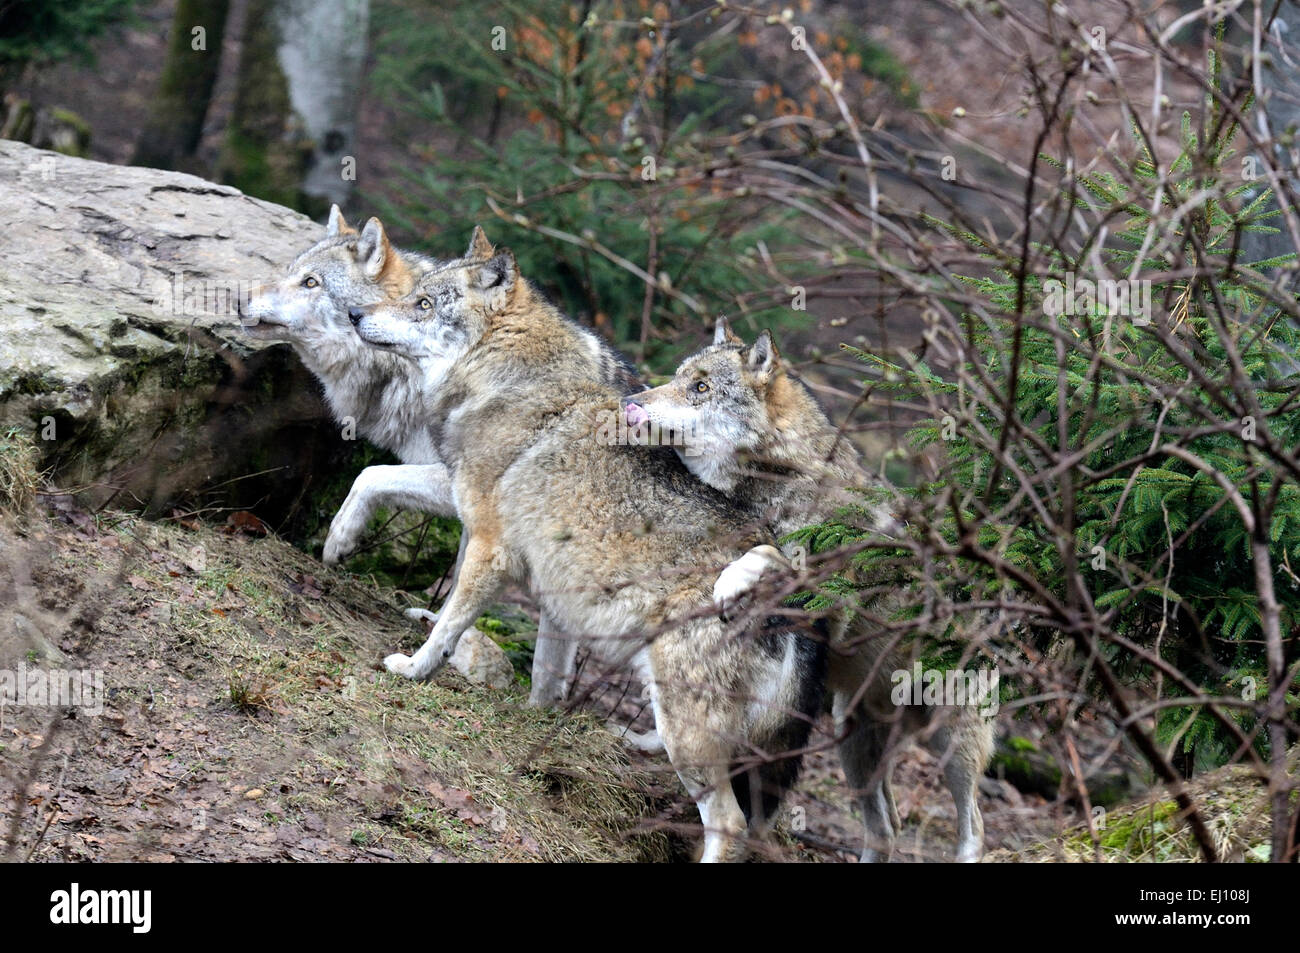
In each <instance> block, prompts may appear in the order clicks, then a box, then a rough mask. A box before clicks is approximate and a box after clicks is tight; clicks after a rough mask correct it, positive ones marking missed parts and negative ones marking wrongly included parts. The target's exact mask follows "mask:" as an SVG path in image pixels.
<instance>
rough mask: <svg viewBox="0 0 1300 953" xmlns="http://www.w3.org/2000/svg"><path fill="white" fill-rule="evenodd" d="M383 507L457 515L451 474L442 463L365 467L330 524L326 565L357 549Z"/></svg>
mask: <svg viewBox="0 0 1300 953" xmlns="http://www.w3.org/2000/svg"><path fill="white" fill-rule="evenodd" d="M381 506H392V507H397V508H399V509H404V510H417V511H419V512H423V513H433V514H435V515H437V516H452V517H454V516H455V515H456V507H455V505H454V501H453V500H452V492H451V474H450V473H448V472H447V468H446V467H444V466H443V465H442V464H441V463H424V464H409V463H408V464H399V465H396V466H377V467H366V468H365V469H364V470H362V471H361V473H360V474H359V475H358V476H357V478H356V480H354V481H353V482H352V490H351V491H350V492H349V493H348V498H347V499H346V500H344V501H343V506H342V507H340V508H339V511H338V513H337V514H335V516H334V520H333V522H331V523H330V531H329V536H327V537H326V539H325V553H324V556H323V557H322V558H323V560H324V562H325V564H326V565H327V566H333V565H335V564H336V563H338V562H339V560H341V559H342V558H343V557H345V556H347V555H348V553H350V552H352V551H353V550H354V549H356V548H357V543H358V542H360V541H361V536H362V534H363V533H364V532H365V531H366V526H367V525H368V524H369V523H370V517H372V516H374V515H375V510H377V509H378V508H379V507H381Z"/></svg>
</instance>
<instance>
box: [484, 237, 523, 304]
mask: <svg viewBox="0 0 1300 953" xmlns="http://www.w3.org/2000/svg"><path fill="white" fill-rule="evenodd" d="M477 279H478V286H479V287H480V288H482V289H483V290H484V291H495V292H496V293H498V294H502V295H508V294H510V292H511V291H513V290H514V287H515V284H516V282H517V281H518V279H519V265H518V264H516V262H515V255H514V252H512V251H511V250H510V249H508V248H506V249H503V250H501V251H499V252H497V253H496V254H495V255H493V256H492V257H491V258H489V259H488V260H487V261H485V262H484V263H483V264H482V265H480V266H479V270H478V275H477Z"/></svg>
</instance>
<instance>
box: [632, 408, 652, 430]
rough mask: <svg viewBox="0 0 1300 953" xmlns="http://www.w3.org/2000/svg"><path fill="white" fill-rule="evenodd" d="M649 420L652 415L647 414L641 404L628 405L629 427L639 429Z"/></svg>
mask: <svg viewBox="0 0 1300 953" xmlns="http://www.w3.org/2000/svg"><path fill="white" fill-rule="evenodd" d="M649 419H650V415H649V414H647V413H646V412H645V408H644V407H642V406H641V405H640V404H628V405H627V425H628V426H629V427H639V426H641V425H642V424H643V423H645V422H646V421H647V420H649Z"/></svg>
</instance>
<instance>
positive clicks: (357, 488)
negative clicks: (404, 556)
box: [240, 205, 632, 704]
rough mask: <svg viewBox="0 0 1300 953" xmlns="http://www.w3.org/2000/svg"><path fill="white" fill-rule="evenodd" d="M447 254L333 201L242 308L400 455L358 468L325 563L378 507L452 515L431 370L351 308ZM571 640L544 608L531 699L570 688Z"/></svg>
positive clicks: (609, 359) (603, 359) (617, 371)
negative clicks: (388, 346) (312, 239)
mask: <svg viewBox="0 0 1300 953" xmlns="http://www.w3.org/2000/svg"><path fill="white" fill-rule="evenodd" d="M469 254H471V255H479V256H490V255H491V246H490V245H489V244H488V243H487V239H486V238H485V237H484V236H483V234H482V232H481V231H479V230H476V231H475V233H474V236H473V238H472V239H471V242H470V249H469ZM444 264H446V262H445V261H444V260H440V259H434V258H428V257H425V256H423V255H418V254H416V253H414V252H410V251H405V250H401V249H398V248H396V247H395V246H393V245H392V244H391V243H390V242H389V239H388V236H387V234H386V233H385V231H384V227H383V224H382V223H381V222H380V221H379V220H378V219H377V218H372V219H370V221H369V222H367V223H366V226H365V227H364V228H363V229H362V230H361V231H360V232H358V231H357V230H356V229H354V228H352V227H350V226H349V225H348V223H347V222H346V221H345V220H344V217H343V214H342V212H340V210H339V208H338V206H337V205H336V206H334V207H333V208H332V209H331V210H330V218H329V224H328V226H327V228H326V234H325V237H324V238H323V239H322V240H321V241H319V242H317V243H316V244H315V245H313V246H312V247H311V248H309V249H307V251H305V252H303V253H302V254H301V255H299V256H298V257H297V258H296V259H294V261H293V262H292V263H291V264H290V265H289V266H288V268H286V269H285V272H284V275H283V277H282V278H281V279H280V281H278V282H275V283H273V284H269V285H263V286H261V287H258V288H255V289H254V290H253V292H252V294H251V296H250V300H249V301H248V303H247V305H245V306H243V307H242V308H241V312H240V316H241V321H242V324H243V326H244V328H245V330H246V331H247V332H248V333H249V334H250V335H252V336H254V337H257V338H261V339H263V340H273V341H286V342H288V343H289V344H290V345H292V346H293V348H294V350H295V351H296V352H297V353H298V356H299V357H300V358H301V360H302V362H303V364H304V365H305V366H306V367H307V368H308V369H309V370H310V371H311V372H312V373H313V374H315V375H316V377H317V378H319V379H320V381H321V384H322V386H323V388H324V392H325V400H326V402H327V403H328V405H329V408H330V410H331V412H332V413H333V414H334V416H335V417H336V418H337V419H338V420H339V421H340V422H341V423H347V422H351V423H352V424H353V425H354V426H355V429H356V432H357V434H359V435H360V436H362V437H365V438H366V439H368V440H369V441H370V442H371V443H374V444H376V445H377V446H379V447H382V448H383V449H385V450H390V451H392V452H393V453H395V454H396V455H397V456H398V458H399V459H401V460H402V465H398V466H378V467H368V468H366V470H365V471H363V473H362V474H361V476H360V477H358V479H357V481H356V482H355V483H354V484H353V487H352V490H351V492H350V493H349V494H348V496H347V499H346V500H345V501H344V503H343V506H342V507H340V509H339V512H338V514H337V515H336V516H335V518H334V521H333V523H332V524H331V526H330V533H329V537H328V539H327V540H326V544H325V553H324V559H325V562H326V563H331V564H333V563H337V562H338V561H339V560H340V559H341V558H342V557H344V556H345V555H346V554H347V553H349V552H351V551H352V550H353V549H354V548H355V547H356V545H357V544H358V543H359V542H360V539H361V535H362V534H363V533H364V531H365V529H366V526H367V525H368V524H369V522H370V518H371V516H373V515H374V513H375V511H376V510H377V509H378V508H379V507H398V508H402V509H412V510H420V511H423V512H427V513H434V514H437V515H439V516H446V517H455V516H456V515H457V514H456V507H455V502H454V500H453V499H452V493H451V474H450V473H449V472H448V470H447V468H446V467H445V466H444V465H443V462H442V460H441V459H440V458H439V456H438V453H437V450H436V449H435V447H434V445H433V441H432V439H431V436H430V433H429V430H428V428H427V427H426V426H424V418H423V413H424V410H423V409H424V403H425V402H424V393H425V391H426V390H427V389H428V386H429V382H428V381H427V380H425V379H424V377H423V376H422V374H421V371H420V368H419V366H418V365H416V364H415V363H413V362H412V361H410V360H407V359H405V358H403V357H400V356H399V355H396V354H391V353H387V352H385V351H382V350H380V349H378V348H373V347H370V346H368V345H367V344H366V343H365V342H363V341H362V340H361V339H360V338H358V337H357V334H356V332H355V331H354V330H353V328H352V324H351V322H350V320H349V318H348V311H349V309H351V308H357V307H361V306H364V305H371V304H376V303H379V302H382V301H386V300H390V299H391V300H397V299H399V298H401V297H402V296H403V295H405V294H407V293H409V292H410V291H411V289H412V288H413V287H414V286H415V282H416V280H417V278H418V277H419V276H420V275H422V274H425V273H427V272H428V271H430V270H431V269H433V268H436V267H439V266H440V265H444ZM584 334H585V337H584V343H585V346H586V349H587V353H588V354H590V355H591V359H592V364H593V367H594V368H595V373H596V374H597V376H598V378H599V379H604V380H609V381H610V382H611V383H613V382H619V383H620V384H621V383H622V382H625V381H628V380H630V379H631V375H632V371H631V369H630V368H629V367H628V366H627V365H626V363H625V362H623V361H622V360H621V358H620V357H619V356H618V354H617V353H616V352H615V351H614V350H613V349H612V348H610V347H608V346H607V345H605V344H604V342H603V341H601V339H600V338H599V337H598V336H597V335H595V334H594V333H592V332H590V331H586V330H585V329H584ZM459 564H460V557H458V559H457V566H458V567H459ZM575 652H576V643H575V642H573V641H572V640H568V639H564V638H562V637H559V634H558V632H557V631H556V630H555V627H554V625H553V624H552V623H551V620H550V619H549V618H548V617H547V616H546V615H545V614H544V613H543V615H542V617H541V619H540V620H539V625H538V640H537V647H536V652H535V655H534V663H533V689H532V694H531V696H530V698H529V701H530V702H531V703H532V704H553V703H556V702H559V701H561V700H563V698H564V697H565V696H566V695H567V693H568V685H567V681H566V678H567V677H568V673H570V672H571V670H572V669H573V663H574V653H575Z"/></svg>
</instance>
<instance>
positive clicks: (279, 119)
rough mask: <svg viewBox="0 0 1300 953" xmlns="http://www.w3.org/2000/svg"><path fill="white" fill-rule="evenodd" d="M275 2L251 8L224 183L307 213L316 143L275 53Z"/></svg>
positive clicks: (224, 162) (222, 175)
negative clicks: (308, 173) (305, 180)
mask: <svg viewBox="0 0 1300 953" xmlns="http://www.w3.org/2000/svg"><path fill="white" fill-rule="evenodd" d="M276 6H277V4H275V3H269V2H257V0H254V2H252V3H249V5H248V12H247V14H246V15H245V18H244V35H243V40H242V42H241V45H240V52H239V77H238V80H237V82H236V84H235V103H234V108H233V110H232V111H231V115H230V124H229V125H228V126H227V127H226V140H225V143H224V144H223V146H222V151H221V160H220V163H219V172H218V174H219V177H220V179H221V181H223V182H226V183H229V184H230V185H233V186H235V187H236V188H238V189H240V190H241V191H244V192H247V193H248V194H249V195H255V196H257V197H258V198H261V199H266V200H267V201H268V202H275V203H277V204H279V205H287V206H289V207H290V208H295V209H299V210H300V211H301V210H302V207H303V202H302V195H301V189H300V187H301V185H302V177H303V173H304V171H305V170H306V165H307V157H308V155H309V154H310V152H311V143H310V142H308V141H307V138H306V133H305V130H303V129H302V126H301V123H300V122H299V121H298V120H297V119H296V117H295V116H294V113H293V106H292V105H291V104H290V100H289V86H288V82H287V81H286V80H285V77H284V72H283V71H282V70H281V69H280V60H279V57H278V56H277V55H276V48H277V47H278V46H279V43H280V31H279V26H278V18H277V16H276Z"/></svg>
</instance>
